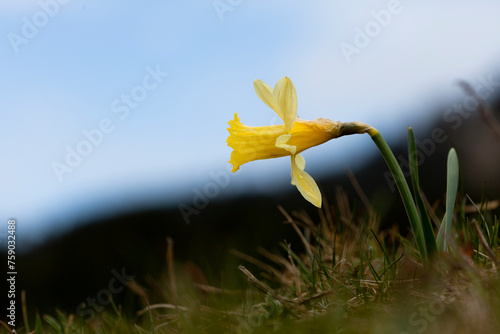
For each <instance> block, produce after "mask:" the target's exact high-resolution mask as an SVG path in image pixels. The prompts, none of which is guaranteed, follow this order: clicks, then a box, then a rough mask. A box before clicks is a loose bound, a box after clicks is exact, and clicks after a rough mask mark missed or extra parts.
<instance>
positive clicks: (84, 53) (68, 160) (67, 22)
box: [0, 0, 500, 305]
mask: <svg viewBox="0 0 500 334" xmlns="http://www.w3.org/2000/svg"><path fill="white" fill-rule="evenodd" d="M498 13H500V4H499V3H498V2H496V1H481V2H480V3H473V2H470V1H465V0H463V1H457V0H455V1H438V2H427V1H410V0H402V1H372V2H370V4H358V3H354V2H353V3H350V2H341V1H315V2H314V3H310V2H306V1H271V2H270V1H255V0H254V1H247V0H239V1H236V0H231V1H230V0H203V1H202V0H196V1H146V2H145V1H141V2H139V1H120V2H119V1H113V0H112V1H105V2H97V1H87V0H71V1H69V0H65V1H62V0H39V1H30V0H23V1H19V0H16V1H14V0H3V1H2V2H1V3H0V33H1V35H2V36H3V38H2V39H1V42H0V48H1V57H2V58H1V59H2V61H1V62H0V71H1V76H0V89H1V92H2V108H1V111H0V113H1V116H0V119H1V123H0V124H1V125H0V126H1V134H2V140H0V152H1V154H2V158H3V159H2V163H1V164H0V182H1V185H2V188H1V189H2V191H1V192H0V203H1V205H0V218H1V219H0V220H1V221H3V222H4V224H3V226H4V227H3V228H2V227H0V236H1V237H2V244H3V245H5V243H4V242H5V238H6V235H7V234H6V231H7V223H6V222H7V220H8V219H10V218H15V219H16V221H17V249H18V251H20V252H22V253H26V254H30V252H31V254H33V253H38V255H39V256H41V255H40V254H42V253H43V252H42V251H41V250H43V249H47V247H52V248H51V249H52V251H53V253H50V254H54V253H57V252H58V251H59V253H60V254H59V255H60V256H61V259H60V260H61V261H66V263H69V262H73V261H74V262H75V263H76V265H75V266H78V265H82V263H83V262H85V261H89V262H94V263H95V262H97V261H98V259H102V258H103V257H104V258H105V257H112V256H113V252H115V250H114V248H112V246H110V245H111V244H113V243H115V242H116V244H120V245H122V246H123V245H128V246H130V245H132V244H134V243H135V242H136V241H135V240H134V237H136V236H139V235H141V234H140V232H138V230H137V229H136V228H130V229H127V228H126V226H128V225H126V224H124V223H123V225H119V224H120V223H119V222H122V220H120V219H122V218H116V217H127V218H126V220H127V222H131V223H132V222H136V223H139V224H142V226H144V227H145V228H146V226H147V229H148V233H150V234H152V235H155V234H156V235H155V237H157V238H158V240H162V242H164V240H165V236H166V235H170V234H171V232H168V231H169V229H172V230H173V229H174V228H173V226H174V225H175V226H176V227H175V231H176V232H175V236H176V239H177V240H185V242H183V241H180V242H179V241H176V245H178V247H180V248H182V247H184V248H185V250H184V251H187V249H188V248H193V247H196V246H195V245H199V244H200V243H203V240H202V239H203V238H202V237H203V235H205V236H208V235H212V236H214V238H215V237H218V238H220V239H224V238H227V239H230V238H232V239H234V240H239V239H238V238H239V237H240V238H250V237H249V236H248V234H241V235H237V234H231V233H232V232H231V231H232V230H230V229H227V228H226V227H224V228H222V227H221V226H227V225H224V224H225V223H227V224H234V226H239V225H241V224H252V220H253V219H254V218H252V219H250V218H249V217H250V215H251V214H255V213H256V212H257V211H258V212H260V213H261V214H262V217H264V216H265V217H268V218H269V217H270V216H273V217H275V219H277V223H279V222H280V219H282V218H280V217H282V216H281V215H280V213H279V211H277V210H276V206H277V205H278V204H282V205H284V204H285V203H294V205H295V207H296V208H301V207H304V208H307V210H312V208H310V205H309V203H307V202H306V201H305V200H303V199H302V198H301V197H300V194H299V193H298V191H297V190H296V189H295V187H293V186H291V185H290V162H289V159H287V158H281V159H273V160H267V161H257V162H252V163H249V164H246V165H244V166H242V168H241V169H240V171H239V172H238V173H236V174H232V173H229V172H228V171H229V168H230V167H229V164H228V163H227V161H228V160H229V156H230V153H231V149H230V148H229V147H228V146H227V145H226V142H225V141H226V138H227V136H228V132H227V130H226V128H227V127H228V125H227V122H228V121H229V120H230V119H232V118H233V115H234V113H235V112H237V113H238V115H239V117H240V119H241V121H242V122H243V123H244V124H247V125H254V126H263V125H272V124H279V123H281V120H280V119H279V118H278V117H277V115H276V114H275V113H274V112H273V111H272V110H271V109H270V108H268V107H267V106H266V105H265V104H264V103H263V102H262V101H260V100H259V99H258V98H257V96H256V95H255V92H254V89H253V84H252V83H253V80H254V79H261V80H263V81H264V82H266V83H268V84H269V85H271V86H274V84H275V83H276V82H277V81H278V80H279V79H281V78H282V77H284V76H288V77H290V78H291V79H292V80H293V82H294V84H295V86H296V89H297V94H298V101H299V107H298V114H299V116H300V117H301V118H304V119H315V118H317V117H324V118H329V119H332V120H336V121H337V120H339V121H355V120H358V121H362V122H364V123H368V124H370V125H372V126H374V127H376V128H377V129H378V130H379V131H380V132H381V133H382V134H383V136H384V137H385V138H386V140H387V141H388V142H389V143H390V144H391V145H393V146H395V147H396V146H398V145H399V144H401V145H403V146H404V145H406V132H407V127H408V126H412V127H413V128H414V129H415V132H416V134H417V137H419V138H420V140H421V142H422V143H427V144H422V150H423V152H424V154H425V158H426V162H427V161H432V159H434V158H436V159H438V158H437V157H438V154H437V152H441V153H442V152H447V150H448V149H449V147H451V146H452V145H458V144H460V143H462V144H463V145H462V148H463V150H462V151H460V150H459V154H462V157H463V158H464V159H466V158H467V157H468V154H469V156H470V160H469V161H472V162H471V165H470V166H472V167H471V169H470V171H471V175H474V176H477V177H480V178H481V177H482V178H483V179H473V180H472V181H471V182H470V185H471V187H474V186H477V188H478V189H475V190H474V191H477V192H478V193H481V190H482V187H483V185H484V184H485V180H488V182H489V185H490V186H491V185H494V184H495V182H497V181H498V175H497V174H498V173H497V167H496V166H498V165H497V164H496V162H498V161H499V158H498V152H499V149H498V148H499V147H498V141H496V139H495V138H494V135H492V133H491V131H489V128H488V126H487V125H486V124H485V123H484V122H482V121H481V119H480V117H478V113H477V111H476V107H477V105H475V100H474V99H471V98H470V96H468V95H466V94H465V93H464V91H463V90H462V89H461V88H460V87H459V86H458V85H457V82H458V80H465V81H467V82H469V83H470V85H471V86H472V87H473V88H474V89H475V90H476V94H477V95H478V96H479V97H481V98H483V99H485V100H486V101H487V102H488V103H490V104H491V105H493V106H495V105H496V101H498V96H500V94H499V91H500V89H499V88H500V66H499V62H498V59H499V57H500V39H499V38H497V37H496V36H497V34H498V32H500V20H498ZM474 120H475V122H476V123H473V124H474V125H473V126H472V127H466V126H465V124H468V122H473V121H474ZM471 124H472V123H471ZM436 129H437V130H438V131H437V132H436V131H435V130H436ZM439 129H441V130H443V132H441V131H439ZM443 133H444V134H443ZM473 139H477V140H479V141H480V142H479V143H478V144H477V146H473V144H472V142H473ZM432 143H433V144H432ZM426 145H427V146H426ZM467 147H468V148H469V152H472V153H466V148H467ZM445 154H446V153H444V155H439V157H442V156H444V157H445ZM304 157H305V158H306V161H307V166H306V171H307V172H308V173H309V174H311V175H312V176H313V177H314V178H315V179H317V180H319V181H318V183H319V184H320V186H321V187H322V188H324V189H333V187H334V185H335V184H337V183H338V182H344V181H346V180H347V177H346V176H345V170H346V169H351V170H353V171H355V173H359V177H360V180H362V181H363V182H361V183H362V184H361V185H362V187H367V188H368V187H370V186H372V185H373V183H375V182H379V183H380V184H382V187H384V189H386V190H387V189H390V184H389V182H387V180H386V179H385V176H384V175H385V174H384V168H385V167H384V165H383V161H381V160H380V159H381V158H380V156H379V154H378V152H377V150H376V148H375V146H374V144H373V143H372V142H371V140H370V138H369V137H368V136H350V137H347V138H340V139H338V140H334V141H331V142H329V143H327V144H326V145H322V146H320V147H316V148H313V149H310V150H308V151H306V152H304ZM479 158H481V159H483V160H478V159H479ZM374 159H375V160H374ZM439 159H441V160H438V161H439V162H440V163H443V161H444V162H445V161H446V158H444V159H442V158H439ZM374 161H376V162H377V163H379V165H377V166H380V169H379V171H380V172H379V173H378V174H377V175H376V177H375V176H374V175H372V174H370V172H371V173H374V171H375V169H374V167H373V166H375V165H374V164H375V163H374ZM424 165H425V164H424ZM439 168H441V169H440V172H439V173H441V174H439V173H438V174H439V175H438V178H440V179H442V178H443V177H442V173H444V171H445V167H444V165H441V166H440V167H439ZM464 168H465V162H464ZM435 173H437V170H436V169H435V168H434V167H432V169H430V170H429V173H428V175H429V177H431V176H432V175H434V174H435ZM334 176H335V177H337V179H335V180H338V181H336V182H333V181H331V180H333V179H332V178H333V177H334ZM321 180H324V182H323V181H321ZM328 180H330V181H328ZM492 180H493V181H492ZM430 183H431V184H432V181H431V182H430ZM346 184H347V183H346ZM433 185H436V184H433ZM437 185H440V184H439V182H438V183H437ZM440 186H441V185H440ZM327 191H328V190H327ZM442 191H444V188H440V189H437V190H436V194H437V195H439V194H440V192H442ZM242 196H250V197H251V200H250V199H249V198H248V197H245V199H244V200H243V199H241V200H239V199H240V198H243V197H242ZM394 196H396V193H394ZM285 198H286V200H285ZM396 198H397V197H396ZM237 200H239V201H240V202H238V203H239V205H240V206H233V204H234V201H237ZM229 201H232V202H230V203H233V204H231V205H229V204H227V203H229ZM263 203H265V205H264V204H263ZM256 206H257V207H258V208H260V211H259V210H256V209H255V207H256ZM245 207H247V210H249V211H248V212H247V213H246V216H245V215H242V213H243V212H246V211H244V210H243V211H241V210H242V209H241V208H245ZM291 207H294V206H291ZM229 208H232V209H231V210H230V209H229ZM235 208H238V209H235ZM268 209H269V211H266V210H268ZM148 210H149V211H148ZM155 210H156V211H155ZM158 210H159V211H161V212H163V213H161V214H160V213H158V212H159V211H158ZM238 210H239V211H238ZM145 211H148V212H152V211H155V212H156V213H155V214H154V215H153V216H148V215H146V216H144V215H142V216H141V215H140V214H137V212H145ZM270 211H272V213H270ZM131 217H132V218H131ZM242 217H243V218H242ZM262 217H261V218H262ZM245 219H247V220H248V221H245ZM273 219H274V218H273ZM98 221H101V222H102V221H107V222H109V221H114V222H117V225H109V224H108V225H106V226H113V227H112V228H110V230H109V234H105V233H104V232H102V231H101V230H98V229H97V228H98V227H96V226H105V224H101V225H99V223H95V222H98ZM153 221H154V223H155V224H156V225H148V223H152V222H153ZM92 222H94V223H93V224H92ZM221 222H224V224H222V223H221ZM217 224H219V225H217ZM221 224H222V225H221ZM85 226H92V228H93V230H86V231H87V233H88V234H85V235H88V238H89V239H87V240H85V241H82V244H78V243H75V242H69V244H68V245H71V247H73V248H72V249H71V250H65V251H61V249H62V248H59V247H62V246H61V245H62V244H61V242H62V241H61V240H62V239H61V238H63V237H64V235H66V234H67V233H71V232H72V231H73V235H76V234H79V235H84V233H83V232H82V233H80V232H78V233H76V232H75V231H80V230H78V229H81V228H83V227H85ZM120 226H122V227H123V230H120V229H121V228H120ZM193 226H194V227H193ZM196 226H198V227H196ZM200 226H201V227H200ZM89 228H90V227H89ZM195 228H198V231H203V232H197V233H199V234H195V232H193V229H195ZM280 228H281V227H280ZM280 228H276V231H275V230H274V229H273V228H270V229H271V230H272V231H275V232H276V234H275V237H276V239H278V240H280V239H282V237H281V235H280V233H281V232H279V231H281V230H280ZM160 230H161V231H167V232H161V233H160V232H159V231H160ZM75 233H76V234H75ZM113 233H114V234H113ZM172 233H173V232H172ZM203 233H207V234H203ZM210 233H212V234H210ZM235 233H236V232H235ZM188 234H189V235H190V237H189V238H191V239H189V241H187V240H188V239H187V238H188V236H187V235H188ZM269 234H270V235H271V234H272V233H271V232H269ZM112 235H115V236H117V235H121V236H122V238H125V237H126V239H120V238H119V237H117V240H116V241H111V240H110V239H107V237H106V236H108V237H110V236H112ZM193 235H198V237H196V238H199V239H200V240H201V241H200V240H198V239H196V238H195V237H193ZM259 235H260V234H258V233H256V236H255V238H259ZM148 236H150V235H149V234H148ZM147 238H148V237H147V236H144V240H146V244H148V243H147V240H148V239H147ZM192 238H195V239H196V240H197V241H193V240H194V239H193V240H192ZM82 240H83V239H82ZM211 240H212V241H213V240H214V239H211ZM217 240H218V239H217ZM254 240H255V239H254ZM273 240H274V239H273ZM205 241H206V240H205ZM235 242H236V241H235ZM99 244H106V245H107V246H109V247H111V248H109V249H107V251H106V252H104V253H103V251H100V253H99V254H100V255H98V254H96V255H95V258H94V257H93V255H92V256H91V255H90V253H89V252H90V249H91V248H94V247H95V248H99V246H98V245H99ZM50 245H52V246H50ZM56 245H57V246H56ZM251 245H252V243H249V247H250V246H251ZM2 247H3V246H2ZM44 247H45V248H44ZM162 247H164V245H163V246H162ZM82 249H84V250H85V251H82ZM162 252H163V248H159V250H158V254H163V253H162ZM179 253H182V250H180V251H179ZM43 254H45V253H43ZM47 254H49V253H47ZM75 254H80V255H79V257H78V258H74V257H72V256H73V255H75ZM103 254H104V255H103ZM129 255H130V256H131V257H134V256H137V255H134V254H129ZM26 256H28V255H26ZM75 256H76V255H75ZM162 256H163V255H162ZM125 258H126V257H125V256H124V260H123V261H122V262H120V264H116V263H113V264H112V265H111V264H109V265H103V266H102V267H100V268H99V269H96V272H101V273H103V277H104V278H103V279H104V281H106V280H109V278H110V275H111V274H110V271H111V270H112V269H116V270H119V269H120V267H119V266H120V265H122V264H123V265H126V263H127V261H126V260H125ZM49 259H52V260H53V263H52V264H51V262H50V261H49ZM69 259H73V260H69ZM136 260H137V261H139V262H140V261H141V260H138V259H136ZM60 263H61V262H57V261H56V260H55V258H54V256H53V255H51V256H49V255H47V256H46V257H45V258H43V257H40V258H38V259H36V258H30V262H29V266H28V265H26V266H27V267H30V268H31V269H33V270H34V269H35V266H39V268H38V267H36V269H37V270H38V269H39V271H43V270H44V268H53V267H58V266H60ZM50 265H52V266H53V267H50ZM26 270H28V269H26ZM68 270H69V269H68ZM74 270H76V269H74ZM132 271H133V270H132ZM83 272H84V270H82V273H80V274H78V276H79V277H82V276H84V273H83ZM40 275H41V274H40ZM25 276H27V275H25ZM40 277H41V276H40ZM25 279H26V280H27V278H25ZM42 281H43V280H42V279H41V278H40V279H39V282H38V284H39V285H38V286H43V284H42V283H41V282H42ZM46 281H47V282H53V283H54V282H55V281H54V279H53V278H47V279H46ZM26 284H28V283H26ZM47 284H48V283H47ZM54 285H56V283H54ZM91 291H94V290H91ZM32 294H34V292H33V293H32ZM71 305H73V304H71Z"/></svg>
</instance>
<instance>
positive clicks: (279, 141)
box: [276, 134, 297, 154]
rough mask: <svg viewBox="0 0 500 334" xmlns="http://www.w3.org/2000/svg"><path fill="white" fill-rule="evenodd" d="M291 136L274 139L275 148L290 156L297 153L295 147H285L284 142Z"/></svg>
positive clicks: (285, 135) (286, 135)
mask: <svg viewBox="0 0 500 334" xmlns="http://www.w3.org/2000/svg"><path fill="white" fill-rule="evenodd" d="M290 137H292V135H290V134H284V135H281V136H279V137H278V138H276V147H279V148H282V149H285V150H287V151H288V152H290V153H291V154H295V152H297V146H293V145H287V144H286V142H287V141H288V139H290Z"/></svg>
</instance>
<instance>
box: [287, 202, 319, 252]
mask: <svg viewBox="0 0 500 334" xmlns="http://www.w3.org/2000/svg"><path fill="white" fill-rule="evenodd" d="M278 209H279V210H280V211H281V213H282V214H283V216H285V218H286V219H287V221H288V223H289V224H291V225H292V227H293V229H294V230H295V232H296V233H297V235H298V236H299V238H300V240H301V241H302V243H303V244H304V247H305V249H306V251H307V254H308V255H309V256H310V257H311V258H312V257H313V251H312V250H311V244H310V243H309V242H308V241H307V240H306V238H305V237H304V234H303V233H302V231H301V230H300V229H299V227H298V226H297V224H295V222H294V220H293V219H292V217H290V215H289V214H288V213H287V212H286V211H285V209H283V207H282V206H281V205H278Z"/></svg>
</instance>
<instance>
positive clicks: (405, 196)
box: [366, 128, 427, 259]
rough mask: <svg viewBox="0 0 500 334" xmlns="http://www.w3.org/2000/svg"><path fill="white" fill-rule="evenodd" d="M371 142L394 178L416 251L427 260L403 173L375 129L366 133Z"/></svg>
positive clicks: (418, 222)
mask: <svg viewBox="0 0 500 334" xmlns="http://www.w3.org/2000/svg"><path fill="white" fill-rule="evenodd" d="M366 132H367V133H368V134H369V135H370V137H371V138H372V140H373V141H374V142H375V144H376V145H377V147H378V149H379V150H380V153H382V156H383V157H384V160H385V162H386V163H387V166H388V167H389V170H390V172H391V174H392V176H393V177H394V181H395V182H396V186H397V187H398V190H399V194H400V195H401V199H402V200H403V204H404V207H405V210H406V214H407V215H408V219H409V221H410V225H411V228H412V231H413V234H414V235H415V240H416V242H417V246H418V249H419V251H420V255H421V256H422V258H424V259H426V258H427V248H426V246H425V240H424V238H423V236H424V231H423V228H422V224H421V222H420V217H419V216H418V212H417V208H416V206H415V202H414V201H413V198H412V195H411V192H410V188H409V187H408V183H407V182H406V179H405V177H404V175H403V171H402V170H401V167H400V166H399V164H398V162H397V160H396V157H395V156H394V153H392V151H391V149H390V147H389V145H388V144H387V142H386V141H385V140H384V138H383V137H382V135H381V134H380V132H378V131H377V129H375V128H370V129H369V130H367V131H366Z"/></svg>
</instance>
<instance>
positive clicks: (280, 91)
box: [227, 77, 342, 207]
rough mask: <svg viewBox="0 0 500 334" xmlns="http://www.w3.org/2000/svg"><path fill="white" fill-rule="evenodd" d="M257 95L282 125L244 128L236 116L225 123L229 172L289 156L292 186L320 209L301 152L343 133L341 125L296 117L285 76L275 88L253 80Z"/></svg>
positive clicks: (316, 190) (294, 96) (290, 86)
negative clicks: (229, 158) (227, 132)
mask: <svg viewBox="0 0 500 334" xmlns="http://www.w3.org/2000/svg"><path fill="white" fill-rule="evenodd" d="M254 88H255V92H256V93H257V96H258V97H259V98H260V99H261V100H262V101H263V102H264V103H265V104H267V105H268V106H269V107H270V108H271V109H273V110H274V111H275V112H276V113H277V114H278V116H279V117H280V118H281V119H282V120H283V122H284V124H282V125H270V126H257V127H255V126H246V125H244V124H242V123H241V122H240V119H239V118H238V115H237V114H236V113H235V114H234V120H231V121H229V122H228V124H229V125H230V127H229V128H228V131H229V133H230V135H229V138H228V139H227V144H228V145H229V146H230V147H232V148H233V152H232V153H231V160H230V161H229V163H231V164H232V165H233V169H232V172H236V171H237V170H238V169H239V168H240V166H241V165H242V164H244V163H247V162H250V161H253V160H260V159H270V158H278V157H283V156H287V155H289V156H290V157H291V164H292V184H293V185H295V186H297V188H298V190H299V191H300V193H301V194H302V196H304V198H305V199H306V200H308V201H309V202H311V203H312V204H314V205H315V206H317V207H321V192H320V191H319V188H318V186H317V185H316V182H314V180H313V178H312V177H311V176H310V175H309V174H307V173H306V172H305V171H304V168H305V160H304V158H303V157H302V156H301V155H300V154H299V153H300V152H302V151H304V150H306V149H308V148H310V147H313V146H316V145H319V144H322V143H324V142H326V141H328V140H330V139H333V138H337V137H339V136H340V135H341V134H342V129H341V128H342V123H340V122H334V121H331V120H329V119H325V118H317V119H315V120H313V121H307V120H303V119H300V118H298V117H297V93H296V92H295V87H294V85H293V83H292V81H291V80H290V79H289V78H287V77H284V78H283V79H281V80H280V81H278V83H276V86H275V87H274V89H272V88H271V87H269V86H268V85H266V84H265V83H264V82H263V81H261V80H255V81H254Z"/></svg>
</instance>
